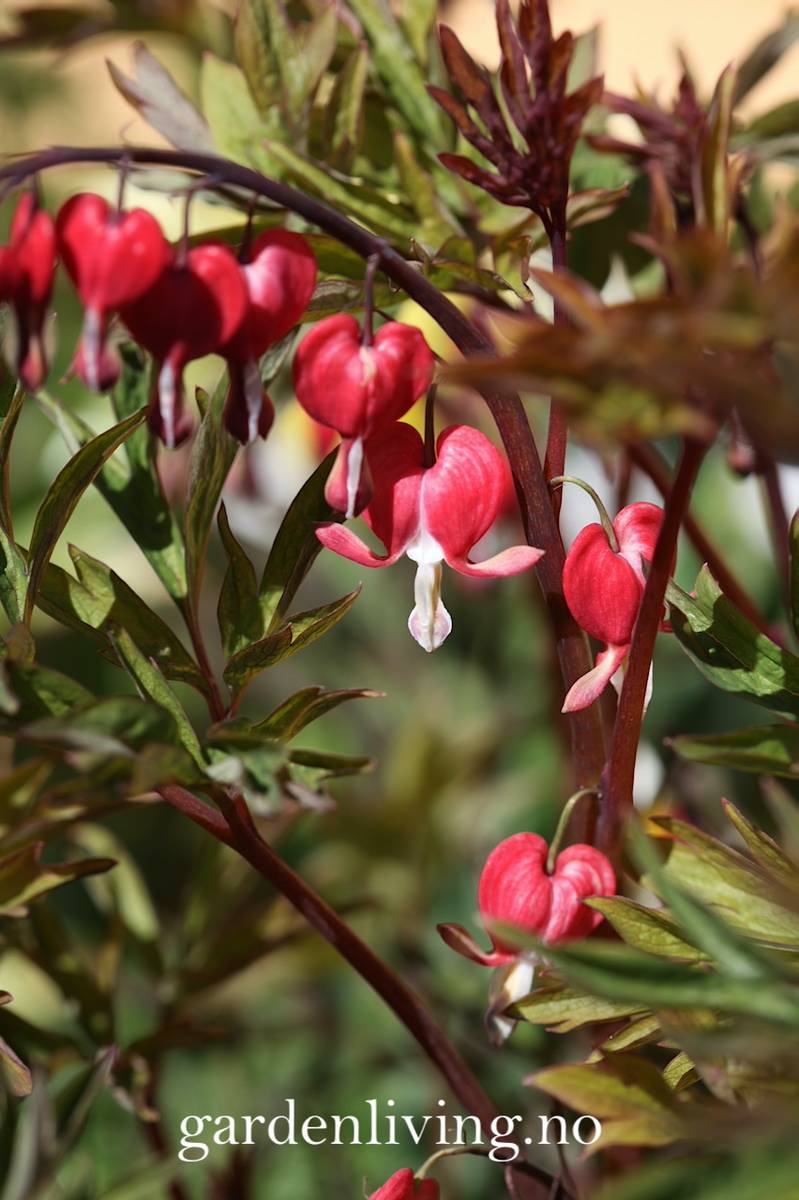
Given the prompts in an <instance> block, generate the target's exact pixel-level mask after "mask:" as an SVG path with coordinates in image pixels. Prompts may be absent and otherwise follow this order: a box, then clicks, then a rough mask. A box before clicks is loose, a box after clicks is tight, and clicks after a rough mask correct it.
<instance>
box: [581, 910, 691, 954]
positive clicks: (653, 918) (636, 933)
mask: <svg viewBox="0 0 799 1200" xmlns="http://www.w3.org/2000/svg"><path fill="white" fill-rule="evenodd" d="M585 903H586V904H587V905H588V906H589V908H595V909H597V911H598V912H601V913H602V914H603V916H604V917H605V918H606V919H607V920H608V921H609V922H610V924H611V925H612V926H613V928H614V929H615V930H616V932H617V933H618V935H619V937H620V938H622V940H623V941H625V942H626V943H627V945H628V946H632V947H634V948H635V949H636V950H645V951H646V952H647V954H657V955H660V956H661V957H663V958H678V959H684V960H686V961H687V962H701V961H702V960H706V959H707V958H709V957H710V956H709V955H708V954H705V953H704V952H703V951H702V950H699V949H698V948H697V947H696V946H694V945H692V944H691V943H690V942H688V941H686V940H685V938H683V937H681V936H680V932H681V931H680V929H679V927H678V926H677V925H676V924H675V923H674V921H673V920H671V919H670V918H669V917H668V916H667V915H666V914H664V913H662V912H658V911H657V910H656V909H654V908H645V907H644V906H643V905H642V904H636V903H635V901H634V900H627V899H626V898H625V897H623V896H594V897H592V898H591V899H590V900H587V901H586V902H585Z"/></svg>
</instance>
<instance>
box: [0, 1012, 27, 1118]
mask: <svg viewBox="0 0 799 1200" xmlns="http://www.w3.org/2000/svg"><path fill="white" fill-rule="evenodd" d="M6 995H7V993H6ZM8 999H11V997H10V996H9V997H8ZM0 1075H1V1076H2V1079H3V1082H4V1084H5V1086H6V1087H7V1088H8V1090H9V1092H10V1093H11V1095H12V1096H16V1097H17V1099H19V1100H21V1099H22V1098H23V1097H25V1096H30V1094H31V1092H32V1091H33V1076H32V1075H31V1073H30V1071H29V1069H28V1068H27V1067H26V1066H25V1064H24V1062H23V1061H22V1059H21V1058H20V1057H19V1055H18V1054H16V1053H15V1052H14V1051H13V1050H12V1049H11V1047H10V1046H9V1044H8V1042H7V1041H5V1040H4V1039H3V1038H1V1037H0Z"/></svg>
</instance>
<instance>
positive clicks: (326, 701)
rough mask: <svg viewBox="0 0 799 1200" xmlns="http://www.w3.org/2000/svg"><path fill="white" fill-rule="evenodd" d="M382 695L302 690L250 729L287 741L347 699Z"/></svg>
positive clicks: (358, 690)
mask: <svg viewBox="0 0 799 1200" xmlns="http://www.w3.org/2000/svg"><path fill="white" fill-rule="evenodd" d="M384 695H385V693H384V692H374V691H371V690H369V689H368V688H347V689H344V690H341V691H336V692H326V691H325V690H324V688H321V687H318V686H312V687H306V688H303V689H302V690H301V691H299V692H295V694H294V695H293V696H289V698H288V699H287V700H284V701H283V703H282V704H279V705H278V707H277V708H275V709H273V711H272V712H271V713H269V715H268V716H266V717H264V719H263V720H262V721H259V722H258V723H257V724H256V725H254V726H253V730H255V731H257V732H258V733H261V734H263V735H264V736H265V737H272V738H277V739H279V740H280V741H285V742H288V741H291V739H292V738H294V737H296V736H297V734H298V733H299V732H300V730H302V729H304V728H305V726H306V725H310V724H311V722H312V721H317V720H318V719H319V718H320V717H322V716H324V715H325V713H328V712H331V711H332V710H333V709H334V708H338V706H339V704H344V703H345V702H346V701H348V700H361V699H363V700H375V699H380V698H382V697H383V696H384Z"/></svg>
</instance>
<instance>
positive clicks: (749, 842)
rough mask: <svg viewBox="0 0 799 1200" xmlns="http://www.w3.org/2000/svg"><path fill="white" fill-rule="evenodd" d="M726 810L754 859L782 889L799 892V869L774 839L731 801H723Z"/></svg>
mask: <svg viewBox="0 0 799 1200" xmlns="http://www.w3.org/2000/svg"><path fill="white" fill-rule="evenodd" d="M722 804H723V805H724V810H725V812H726V813H727V816H728V817H729V818H730V820H731V821H732V823H733V825H734V826H735V828H736V829H737V830H738V832H739V833H740V835H741V837H742V838H743V840H744V841H745V842H746V846H747V849H748V850H749V853H750V854H751V855H752V858H753V859H754V860H755V862H756V863H757V864H758V866H759V867H761V868H762V869H763V870H764V871H765V872H766V873H767V874H768V875H770V876H771V878H772V879H773V880H774V881H775V882H776V883H778V884H779V885H780V886H781V887H784V888H787V889H788V890H789V891H793V892H797V891H799V868H797V866H796V864H795V863H792V862H791V860H790V859H789V858H787V857H786V856H785V855H784V854H783V852H782V850H781V849H780V848H779V846H778V845H777V843H776V842H775V841H774V839H773V838H771V837H769V835H768V834H767V833H764V832H763V830H762V829H758V828H757V827H756V826H754V825H752V824H751V822H749V821H747V819H746V817H745V816H744V815H743V813H742V812H740V811H739V810H738V809H737V808H736V807H735V805H734V804H732V803H731V802H730V801H729V800H722Z"/></svg>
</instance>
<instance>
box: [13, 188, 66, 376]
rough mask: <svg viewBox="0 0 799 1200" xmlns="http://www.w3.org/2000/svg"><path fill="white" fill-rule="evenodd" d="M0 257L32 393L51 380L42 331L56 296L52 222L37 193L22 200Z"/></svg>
mask: <svg viewBox="0 0 799 1200" xmlns="http://www.w3.org/2000/svg"><path fill="white" fill-rule="evenodd" d="M1 250H2V252H1V253H0V299H4V300H8V301H10V302H11V304H12V306H13V308H14V315H15V317H16V323H17V374H18V375H19V377H20V379H21V380H22V382H23V383H24V385H25V387H26V388H28V390H29V391H32V392H33V391H36V389H37V388H40V387H41V386H42V384H43V383H44V381H45V379H46V378H47V359H46V356H45V351H44V346H43V344H42V329H43V327H44V319H45V315H46V313H47V306H48V304H49V303H50V296H51V295H52V292H53V276H54V275H55V262H56V244H55V228H54V226H53V220H52V217H51V216H50V214H49V213H48V212H45V210H44V209H43V208H40V207H39V202H38V200H37V198H36V196H35V195H34V194H33V192H25V193H23V195H22V196H20V199H19V202H18V204H17V207H16V210H15V212H14V216H13V218H12V221H11V233H10V239H9V245H8V246H3V247H2V248H1Z"/></svg>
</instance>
